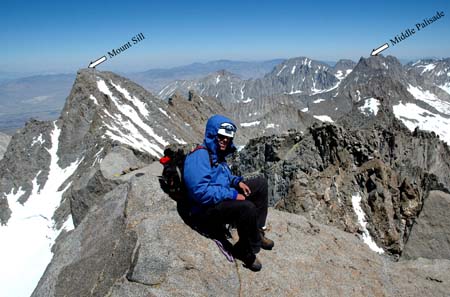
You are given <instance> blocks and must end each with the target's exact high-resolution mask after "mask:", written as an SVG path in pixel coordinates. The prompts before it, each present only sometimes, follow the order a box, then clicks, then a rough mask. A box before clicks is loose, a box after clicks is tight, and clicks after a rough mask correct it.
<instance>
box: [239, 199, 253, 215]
mask: <svg viewBox="0 0 450 297" xmlns="http://www.w3.org/2000/svg"><path fill="white" fill-rule="evenodd" d="M240 204H241V205H240V210H241V215H242V216H244V217H247V218H253V217H255V218H256V215H257V211H256V206H255V204H254V203H253V202H251V201H248V200H244V201H240Z"/></svg>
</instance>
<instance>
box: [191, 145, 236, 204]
mask: <svg viewBox="0 0 450 297" xmlns="http://www.w3.org/2000/svg"><path fill="white" fill-rule="evenodd" d="M184 182H185V184H186V187H187V189H188V191H189V194H190V196H191V198H193V199H194V200H195V201H196V202H197V203H199V204H204V205H211V204H217V203H219V202H221V201H222V200H225V199H231V200H236V197H237V195H238V192H237V191H236V189H233V188H231V187H229V186H226V185H221V184H219V183H214V182H212V181H211V164H210V161H209V155H208V152H207V151H206V150H197V151H195V152H194V153H192V154H190V155H188V156H187V158H186V160H185V162H184Z"/></svg>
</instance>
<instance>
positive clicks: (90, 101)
mask: <svg viewBox="0 0 450 297" xmlns="http://www.w3.org/2000/svg"><path fill="white" fill-rule="evenodd" d="M183 101H185V102H181V103H179V102H177V101H176V100H175V101H174V102H171V104H169V103H167V102H164V101H161V100H159V99H158V98H155V97H153V96H152V95H151V94H150V93H148V92H147V91H146V90H144V89H143V88H142V87H140V86H138V85H136V84H134V83H132V82H131V81H128V80H126V79H124V78H121V77H119V76H117V75H115V74H113V73H109V72H97V71H95V70H81V71H80V72H78V76H77V78H76V81H75V83H74V85H73V88H72V91H71V93H70V95H69V97H68V98H67V101H66V104H65V107H64V109H63V111H62V113H61V116H60V117H59V119H58V120H56V121H52V122H39V121H35V120H32V121H30V122H28V123H27V125H26V126H25V127H24V128H23V129H21V130H20V131H19V132H18V133H16V134H15V135H14V136H13V137H12V139H11V142H10V143H11V145H10V146H9V147H10V149H8V151H7V152H6V153H5V156H4V158H3V159H2V160H0V168H1V171H0V222H1V225H2V226H1V227H0V238H1V240H2V244H1V247H0V257H1V260H0V262H2V263H3V265H2V267H3V268H2V270H1V271H2V272H1V273H2V274H1V277H2V280H3V281H4V282H5V284H7V286H6V285H5V286H3V285H2V286H1V289H0V292H1V294H0V295H1V296H19V295H20V296H29V295H30V294H31V292H32V290H33V289H34V287H35V286H36V284H37V282H38V280H39V278H40V276H41V275H42V273H43V272H44V270H45V268H46V266H47V264H48V262H49V261H50V259H51V256H52V253H51V252H50V248H51V246H52V245H53V243H54V241H55V238H57V237H58V235H59V234H60V233H61V232H62V231H63V230H66V231H68V230H70V229H73V225H74V223H75V225H78V224H79V222H80V221H81V220H82V218H83V217H84V215H85V214H86V213H87V210H88V209H89V207H90V206H91V205H93V204H95V200H96V197H98V195H100V194H101V193H104V192H105V191H108V189H109V187H108V186H107V185H105V184H104V185H103V186H102V187H101V188H100V189H98V190H97V191H96V192H95V193H86V192H82V191H80V187H81V184H82V182H83V180H86V179H88V177H89V176H92V175H95V174H96V173H95V172H97V169H98V168H100V166H102V165H101V164H105V162H103V161H104V158H105V156H106V155H107V154H108V153H109V152H110V151H111V150H114V149H115V148H116V147H118V146H120V147H126V148H129V149H130V150H132V151H135V152H136V154H137V155H139V156H140V158H141V159H142V160H144V161H146V162H148V161H149V160H155V159H157V158H159V157H161V156H162V154H163V149H164V147H165V146H166V145H168V144H170V143H175V144H185V143H187V142H190V143H192V142H199V141H201V140H202V135H203V125H204V121H205V119H207V117H208V116H209V115H210V114H213V113H225V111H224V110H223V108H222V107H221V106H220V104H217V103H216V102H211V101H209V99H208V98H204V99H203V98H202V99H201V101H200V98H197V97H195V96H193V98H191V100H190V101H188V100H187V99H184V100H183ZM177 104H182V105H183V109H184V110H185V112H187V113H188V114H186V113H183V112H180V111H178V109H177V108H176V107H177ZM106 162H107V161H106ZM124 162H125V161H124ZM141 162H143V161H141ZM121 165H123V166H124V167H123V168H122V169H126V162H125V163H124V164H121ZM120 173H121V171H119V172H113V173H112V174H120ZM80 177H81V178H80ZM74 178H75V179H76V180H75V181H74ZM102 179H104V177H103V176H101V175H100V176H98V177H96V180H97V181H99V180H102ZM82 197H83V198H84V199H82ZM66 231H64V232H66ZM64 232H63V233H64ZM25 234H29V235H25ZM12 255H20V257H19V258H17V257H13V256H12ZM13 292H14V293H13Z"/></svg>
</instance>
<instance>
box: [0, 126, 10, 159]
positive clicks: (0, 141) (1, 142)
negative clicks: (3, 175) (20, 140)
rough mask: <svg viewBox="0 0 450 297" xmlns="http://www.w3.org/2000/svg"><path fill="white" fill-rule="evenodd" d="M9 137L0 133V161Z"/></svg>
mask: <svg viewBox="0 0 450 297" xmlns="http://www.w3.org/2000/svg"><path fill="white" fill-rule="evenodd" d="M10 140H11V136H9V135H8V134H5V133H1V132H0V160H1V159H2V158H3V154H4V153H5V152H6V148H7V147H8V144H9V141H10Z"/></svg>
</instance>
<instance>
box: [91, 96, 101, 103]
mask: <svg viewBox="0 0 450 297" xmlns="http://www.w3.org/2000/svg"><path fill="white" fill-rule="evenodd" d="M89 99H91V100H92V101H94V103H95V104H96V105H100V104H98V101H97V98H95V97H94V95H90V96H89Z"/></svg>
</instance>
